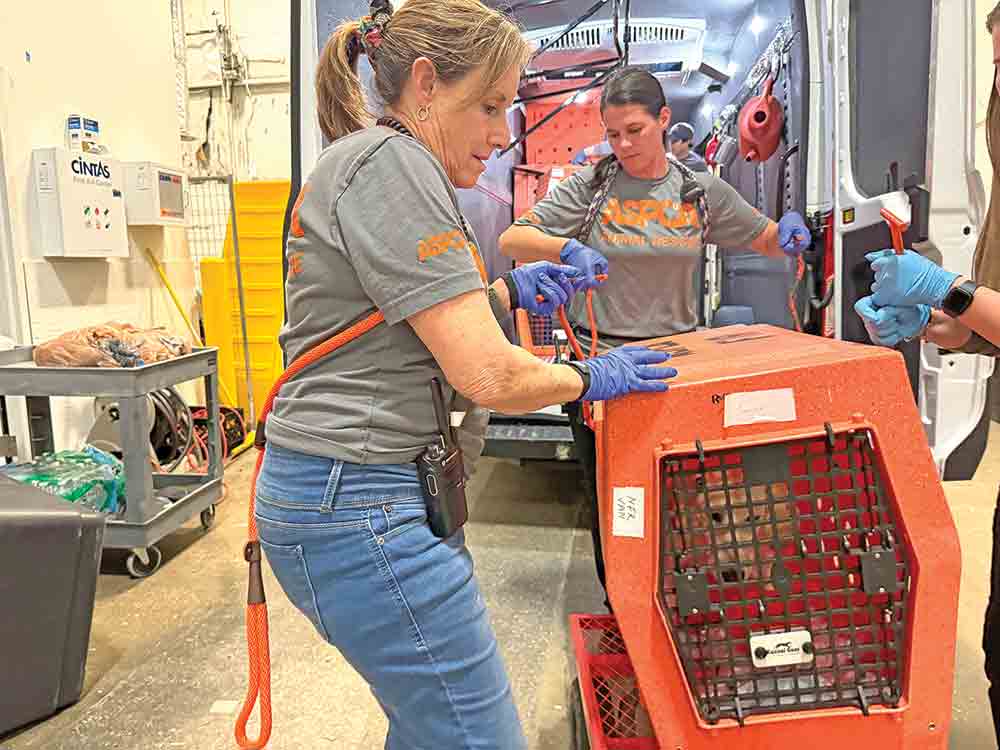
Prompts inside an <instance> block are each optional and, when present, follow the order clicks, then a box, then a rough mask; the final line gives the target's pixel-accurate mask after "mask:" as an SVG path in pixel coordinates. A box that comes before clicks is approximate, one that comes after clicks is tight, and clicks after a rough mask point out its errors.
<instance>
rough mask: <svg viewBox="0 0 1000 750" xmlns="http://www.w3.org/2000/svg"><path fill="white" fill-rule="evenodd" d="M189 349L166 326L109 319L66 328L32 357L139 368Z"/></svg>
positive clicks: (42, 362) (52, 363)
mask: <svg viewBox="0 0 1000 750" xmlns="http://www.w3.org/2000/svg"><path fill="white" fill-rule="evenodd" d="M190 352H191V345H190V344H189V343H188V342H187V341H185V340H184V339H182V338H180V337H178V336H174V335H172V334H171V333H169V332H168V331H167V329H165V328H148V329H143V328H137V327H136V326H134V325H131V324H130V323H113V322H109V323H105V324H103V325H98V326H87V327H86V328H78V329H76V330H74V331H67V332H66V333H64V334H62V335H61V336H58V337H56V338H54V339H52V340H50V341H46V342H45V343H44V344H40V345H39V346H36V347H35V350H34V354H33V357H34V360H35V364H36V365H38V366H39V367H140V366H142V365H148V364H152V363H153V362H162V361H164V360H167V359H173V358H174V357H179V356H180V355H182V354H189V353H190Z"/></svg>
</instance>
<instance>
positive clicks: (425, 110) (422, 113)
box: [417, 105, 431, 122]
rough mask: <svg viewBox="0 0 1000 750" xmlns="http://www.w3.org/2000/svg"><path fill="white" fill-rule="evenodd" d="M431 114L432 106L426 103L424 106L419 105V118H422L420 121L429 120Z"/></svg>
mask: <svg viewBox="0 0 1000 750" xmlns="http://www.w3.org/2000/svg"><path fill="white" fill-rule="evenodd" d="M430 116H431V108H430V107H428V106H427V105H424V106H422V107H417V119H418V120H420V122H427V118H429V117H430Z"/></svg>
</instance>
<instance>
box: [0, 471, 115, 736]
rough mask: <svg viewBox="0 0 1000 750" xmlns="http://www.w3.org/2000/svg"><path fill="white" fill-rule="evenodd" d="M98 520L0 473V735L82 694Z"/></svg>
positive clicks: (101, 530)
mask: <svg viewBox="0 0 1000 750" xmlns="http://www.w3.org/2000/svg"><path fill="white" fill-rule="evenodd" d="M104 525H105V519H104V516H102V515H101V514H99V513H94V512H92V511H90V510H88V509H86V508H81V507H79V506H76V505H74V504H73V503H68V502H65V501H63V500H61V499H59V498H57V497H53V496H52V495H49V494H47V493H45V492H42V491H41V490H38V489H36V488H34V487H31V486H28V485H24V484H20V483H18V482H14V481H12V480H10V479H7V478H6V477H2V476H0V665H2V670H0V671H2V673H3V678H4V679H3V681H2V684H0V735H3V734H4V733H6V732H9V731H11V730H13V729H16V728H18V727H20V726H23V725H24V724H28V723H30V722H33V721H37V720H39V719H44V718H46V717H48V716H51V715H52V714H54V713H55V712H56V711H58V710H59V709H61V708H63V707H65V706H68V705H70V704H71V703H75V702H76V701H78V700H79V699H80V694H81V692H82V690H83V674H84V669H85V666H86V662H87V649H88V645H89V642H90V625H91V621H92V619H93V614H94V594H95V591H96V589H97V575H98V571H99V569H100V562H101V542H102V539H103V537H104Z"/></svg>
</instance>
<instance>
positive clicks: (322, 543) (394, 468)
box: [255, 444, 527, 750]
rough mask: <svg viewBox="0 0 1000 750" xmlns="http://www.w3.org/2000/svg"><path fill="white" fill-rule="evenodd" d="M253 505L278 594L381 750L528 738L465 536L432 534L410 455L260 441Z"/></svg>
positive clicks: (487, 747)
mask: <svg viewBox="0 0 1000 750" xmlns="http://www.w3.org/2000/svg"><path fill="white" fill-rule="evenodd" d="M255 515H256V517H257V525H258V527H259V529H260V542H261V547H262V549H263V551H264V554H265V556H266V557H267V561H268V564H269V565H270V566H271V569H272V570H273V571H274V574H275V577H276V578H277V579H278V581H279V583H280V584H281V587H282V588H283V589H284V591H285V594H286V595H287V596H288V597H289V599H290V600H291V601H292V603H293V604H294V605H295V606H296V607H297V608H298V609H299V610H300V611H301V612H302V613H303V614H304V615H305V616H306V617H308V618H309V620H310V621H311V622H312V624H313V625H314V626H315V628H316V630H317V631H318V632H319V634H320V635H321V636H322V637H323V638H324V639H326V640H327V641H328V642H329V643H331V644H332V645H334V646H336V648H337V649H338V650H339V651H340V652H341V654H343V656H344V658H345V659H346V660H347V661H348V662H349V663H350V664H351V666H352V667H354V669H356V670H357V671H358V673H359V674H361V676H362V677H364V679H365V680H366V681H367V682H368V684H369V685H370V686H371V689H372V692H373V693H374V694H375V698H376V699H377V700H378V702H379V704H380V705H381V706H382V709H383V710H384V711H385V713H386V716H387V717H388V719H389V733H388V736H387V737H386V741H385V748H386V750H525V748H527V742H526V741H525V738H524V734H523V732H522V729H521V723H520V719H519V718H518V714H517V709H516V707H515V706H514V701H513V697H512V695H511V690H510V682H509V680H508V677H507V673H506V670H505V667H504V664H503V660H502V659H501V657H500V654H499V652H498V650H497V643H496V637H495V636H494V634H493V628H492V626H491V625H490V622H489V617H488V615H487V612H486V606H485V604H484V602H483V597H482V595H481V593H480V591H479V585H478V583H477V582H476V578H475V576H474V574H473V564H472V557H471V555H470V554H469V551H468V550H467V549H466V547H465V537H464V534H463V533H462V532H461V531H460V532H458V533H457V534H455V535H454V536H453V537H451V538H450V539H447V540H442V539H439V538H437V537H436V536H434V534H433V533H431V530H430V527H429V526H428V525H427V513H426V509H425V508H424V500H423V496H422V494H421V492H420V484H419V480H418V478H417V469H416V465H415V464H401V465H391V466H361V465H358V464H350V463H345V462H343V461H336V460H333V459H328V458H320V457H317V456H308V455H304V454H301V453H297V452H295V451H289V450H286V449H283V448H280V447H278V446H276V445H273V444H269V445H268V446H267V452H266V454H265V457H264V464H263V466H262V468H261V473H260V477H259V478H258V480H257V505H256V510H255ZM316 710H322V709H321V707H318V706H317V707H316Z"/></svg>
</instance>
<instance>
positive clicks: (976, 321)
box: [955, 276, 1000, 345]
mask: <svg viewBox="0 0 1000 750" xmlns="http://www.w3.org/2000/svg"><path fill="white" fill-rule="evenodd" d="M963 281H965V278H964V277H961V276H960V277H959V278H957V279H956V280H955V285H956V286H957V285H958V284H961V283H962V282H963ZM958 319H959V321H960V322H961V323H962V324H963V325H965V326H967V327H968V328H971V329H972V330H973V331H975V332H976V333H978V334H979V335H980V336H982V337H983V338H984V339H986V340H987V341H989V342H990V343H992V344H995V345H1000V292H996V291H994V290H992V289H990V288H989V287H984V286H981V287H979V289H977V290H976V296H975V297H973V298H972V304H971V305H969V309H968V310H966V311H965V312H964V313H963V314H962V315H961V316H959V318H958Z"/></svg>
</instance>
